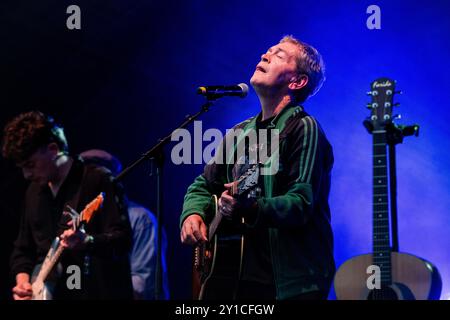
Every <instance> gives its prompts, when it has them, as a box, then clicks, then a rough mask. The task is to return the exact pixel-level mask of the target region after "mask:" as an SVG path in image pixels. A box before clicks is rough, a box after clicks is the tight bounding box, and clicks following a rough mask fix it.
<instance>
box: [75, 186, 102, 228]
mask: <svg viewBox="0 0 450 320" xmlns="http://www.w3.org/2000/svg"><path fill="white" fill-rule="evenodd" d="M104 200H105V195H104V193H103V192H101V193H100V194H99V195H98V196H97V197H96V198H95V199H94V200H92V201H91V202H89V203H88V204H87V205H86V207H85V208H84V209H83V211H81V213H80V222H85V223H89V221H90V220H91V218H92V215H93V214H94V212H95V211H97V210H98V209H99V208H101V206H102V205H103V201H104Z"/></svg>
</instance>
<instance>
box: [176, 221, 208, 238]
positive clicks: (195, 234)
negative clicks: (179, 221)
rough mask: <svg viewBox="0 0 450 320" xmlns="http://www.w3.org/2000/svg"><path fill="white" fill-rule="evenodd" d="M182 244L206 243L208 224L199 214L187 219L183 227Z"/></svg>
mask: <svg viewBox="0 0 450 320" xmlns="http://www.w3.org/2000/svg"><path fill="white" fill-rule="evenodd" d="M180 237H181V242H182V243H184V244H190V245H195V244H197V243H202V242H206V241H207V240H208V238H207V236H206V224H205V222H204V221H203V218H202V217H201V216H200V215H198V214H192V215H190V216H189V217H187V218H186V220H184V222H183V226H182V227H181V233H180Z"/></svg>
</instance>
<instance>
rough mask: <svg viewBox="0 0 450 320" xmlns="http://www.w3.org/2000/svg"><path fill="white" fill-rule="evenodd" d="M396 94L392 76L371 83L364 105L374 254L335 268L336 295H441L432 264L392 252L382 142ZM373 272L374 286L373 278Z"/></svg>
mask: <svg viewBox="0 0 450 320" xmlns="http://www.w3.org/2000/svg"><path fill="white" fill-rule="evenodd" d="M395 93H396V92H395V81H393V80H391V79H388V78H380V79H378V80H376V81H374V82H372V85H371V91H370V92H369V94H370V95H371V96H372V102H371V103H370V104H369V105H368V108H369V109H370V110H371V115H370V118H368V119H367V120H366V121H365V122H364V125H365V127H366V128H367V129H368V131H369V132H370V133H371V134H372V136H373V235H372V236H373V253H372V254H365V255H360V256H357V257H354V258H352V259H350V260H347V261H346V262H345V263H344V264H343V265H341V267H340V268H339V269H338V271H337V272H336V276H335V280H334V287H335V292H336V297H337V299H338V300H434V299H439V296H440V294H441V288H442V281H441V278H440V275H439V272H438V270H437V269H436V267H435V266H434V265H433V264H431V263H430V262H428V261H426V260H424V259H422V258H419V257H416V256H414V255H411V254H406V253H399V252H395V251H392V248H391V244H390V232H389V231H390V229H389V197H388V195H389V189H388V183H389V179H388V168H387V165H388V158H387V153H386V151H387V148H386V147H387V144H388V142H389V139H390V132H391V129H392V128H393V127H394V128H395V125H394V124H393V122H392V118H393V117H392V109H393V106H394V104H393V98H394V94H395ZM374 271H375V273H374V274H373V275H374V276H375V277H379V281H378V285H377V281H376V279H375V278H373V277H372V272H374ZM369 278H370V279H369ZM372 279H375V281H374V282H373V281H371V280H372Z"/></svg>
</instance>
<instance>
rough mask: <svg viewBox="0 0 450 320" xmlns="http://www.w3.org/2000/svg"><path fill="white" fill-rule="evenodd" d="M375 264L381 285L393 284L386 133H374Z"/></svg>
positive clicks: (378, 131)
mask: <svg viewBox="0 0 450 320" xmlns="http://www.w3.org/2000/svg"><path fill="white" fill-rule="evenodd" d="M372 134H373V264H374V265H377V266H379V267H380V271H381V284H382V285H387V284H391V282H392V273H391V245H390V235H389V195H388V191H389V188H388V167H387V165H388V163H387V153H386V151H387V148H386V146H387V144H386V131H385V130H377V131H373V132H372Z"/></svg>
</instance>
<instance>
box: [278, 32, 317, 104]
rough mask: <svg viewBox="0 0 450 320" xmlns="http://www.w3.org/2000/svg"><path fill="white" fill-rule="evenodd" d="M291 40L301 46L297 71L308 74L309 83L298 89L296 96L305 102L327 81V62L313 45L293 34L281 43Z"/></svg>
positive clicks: (290, 41) (285, 37)
mask: <svg viewBox="0 0 450 320" xmlns="http://www.w3.org/2000/svg"><path fill="white" fill-rule="evenodd" d="M283 42H289V43H293V44H295V45H297V46H298V47H299V48H300V55H299V56H298V57H297V60H296V62H297V73H298V75H299V76H300V75H307V76H308V84H307V85H306V87H304V88H302V89H300V90H296V91H295V92H294V97H295V99H296V101H297V102H304V101H306V100H307V99H308V98H309V97H312V96H313V95H315V94H316V93H317V92H318V91H319V90H320V88H321V87H322V85H323V82H324V81H325V64H324V62H323V59H322V56H321V54H320V53H319V51H317V49H316V48H314V47H313V46H311V45H309V44H307V43H305V42H303V41H300V40H298V39H296V38H295V37H294V36H292V35H286V36H284V37H283V38H282V39H281V40H280V43H283Z"/></svg>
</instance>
